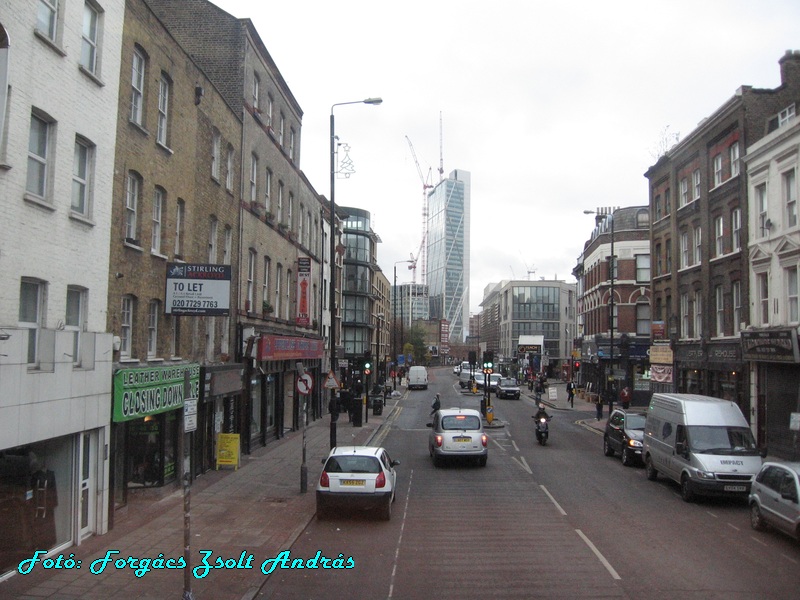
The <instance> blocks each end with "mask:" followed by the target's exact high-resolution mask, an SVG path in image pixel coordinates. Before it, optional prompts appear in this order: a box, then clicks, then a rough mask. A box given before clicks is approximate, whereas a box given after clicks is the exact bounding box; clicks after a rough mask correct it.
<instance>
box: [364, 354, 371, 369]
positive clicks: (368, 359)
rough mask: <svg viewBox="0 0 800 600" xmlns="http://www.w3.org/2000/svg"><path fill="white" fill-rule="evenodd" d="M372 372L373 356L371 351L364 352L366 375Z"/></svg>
mask: <svg viewBox="0 0 800 600" xmlns="http://www.w3.org/2000/svg"><path fill="white" fill-rule="evenodd" d="M371 372H372V355H371V354H370V352H369V350H364V375H369V374H370V373H371Z"/></svg>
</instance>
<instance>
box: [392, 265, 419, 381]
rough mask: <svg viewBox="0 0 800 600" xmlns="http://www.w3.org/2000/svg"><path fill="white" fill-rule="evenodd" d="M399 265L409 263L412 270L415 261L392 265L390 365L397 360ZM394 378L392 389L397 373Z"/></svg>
mask: <svg viewBox="0 0 800 600" xmlns="http://www.w3.org/2000/svg"><path fill="white" fill-rule="evenodd" d="M401 263H411V265H410V266H409V267H408V268H409V269H413V268H414V266H413V265H414V263H415V261H413V260H398V261H397V262H396V263H394V285H393V286H392V363H394V362H395V361H396V360H397V332H396V329H397V265H399V264H401ZM394 373H395V376H394V377H392V389H394V390H396V389H397V371H394Z"/></svg>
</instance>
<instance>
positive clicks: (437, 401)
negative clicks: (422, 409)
mask: <svg viewBox="0 0 800 600" xmlns="http://www.w3.org/2000/svg"><path fill="white" fill-rule="evenodd" d="M440 408H442V401H441V400H440V399H439V394H436V397H435V398H434V400H433V404H431V409H432V410H431V414H433V413H435V412H436V411H437V410H439V409H440Z"/></svg>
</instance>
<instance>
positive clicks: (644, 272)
mask: <svg viewBox="0 0 800 600" xmlns="http://www.w3.org/2000/svg"><path fill="white" fill-rule="evenodd" d="M636 282H637V283H650V255H649V254H637V255H636Z"/></svg>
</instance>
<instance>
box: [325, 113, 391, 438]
mask: <svg viewBox="0 0 800 600" xmlns="http://www.w3.org/2000/svg"><path fill="white" fill-rule="evenodd" d="M381 102H383V100H382V99H381V98H366V99H365V100H353V101H352V102H337V103H336V104H332V105H331V244H330V245H331V247H330V251H331V254H330V268H331V281H330V293H329V297H328V310H329V311H330V320H331V324H330V327H331V330H330V332H329V336H328V337H329V338H330V355H331V372H332V373H334V374H335V373H336V371H337V369H336V303H335V298H336V265H335V262H336V261H335V259H334V257H335V256H336V202H335V201H334V197H335V193H336V133H335V127H334V119H333V109H334V108H335V107H337V106H344V105H345V104H380V103H381ZM333 393H334V392H333V390H331V400H333V397H332V396H333ZM333 404H334V403H333V402H331V403H330V406H331V407H333ZM338 416H339V411H338V409H336V410H332V411H331V433H330V444H331V448H333V447H334V446H336V419H337V418H338Z"/></svg>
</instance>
